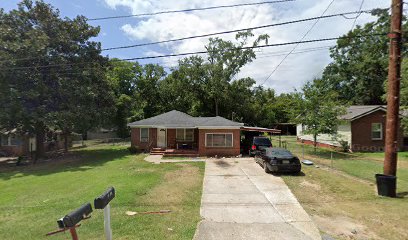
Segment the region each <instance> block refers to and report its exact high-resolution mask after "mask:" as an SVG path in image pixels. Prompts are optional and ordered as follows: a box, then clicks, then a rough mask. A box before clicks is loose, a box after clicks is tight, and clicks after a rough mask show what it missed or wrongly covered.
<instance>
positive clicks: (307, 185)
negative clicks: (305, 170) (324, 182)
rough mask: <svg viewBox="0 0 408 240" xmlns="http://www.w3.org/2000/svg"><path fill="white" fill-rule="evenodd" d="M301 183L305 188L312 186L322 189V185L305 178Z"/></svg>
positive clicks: (317, 189)
mask: <svg viewBox="0 0 408 240" xmlns="http://www.w3.org/2000/svg"><path fill="white" fill-rule="evenodd" d="M300 185H301V186H302V187H305V188H312V189H313V190H314V191H319V190H320V185H319V184H316V183H311V182H309V181H306V180H303V181H302V182H301V183H300Z"/></svg>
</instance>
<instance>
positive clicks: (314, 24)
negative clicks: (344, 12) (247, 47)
mask: <svg viewBox="0 0 408 240" xmlns="http://www.w3.org/2000/svg"><path fill="white" fill-rule="evenodd" d="M334 1H335V0H332V1H331V2H330V3H329V5H327V7H326V9H325V10H324V11H323V13H322V15H321V17H322V16H323V15H324V14H325V13H326V12H327V10H329V8H330V6H331V5H332V4H333V3H334ZM319 20H320V18H318V19H316V21H315V22H314V23H313V24H312V26H311V27H310V28H309V30H307V32H306V33H305V34H304V35H303V37H302V38H301V39H300V41H302V40H303V39H305V37H306V36H307V35H308V34H309V33H310V32H311V31H312V29H313V28H314V27H315V26H316V24H317V23H318V22H319ZM297 46H299V44H296V45H295V46H294V47H293V48H292V50H291V51H290V52H289V53H288V54H286V55H285V56H284V57H283V59H282V60H281V61H280V62H279V64H278V65H276V67H275V68H274V69H273V71H272V72H271V73H270V74H269V75H268V77H267V78H266V79H265V80H264V81H263V82H262V84H261V85H260V86H262V85H264V84H265V83H266V81H268V79H269V78H270V77H271V76H272V75H273V74H274V73H275V72H276V71H277V70H278V68H279V67H280V66H281V65H282V63H283V62H284V61H285V60H286V58H288V57H289V55H290V54H291V53H292V52H293V51H294V50H295V49H296V48H297Z"/></svg>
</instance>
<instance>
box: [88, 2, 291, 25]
mask: <svg viewBox="0 0 408 240" xmlns="http://www.w3.org/2000/svg"><path fill="white" fill-rule="evenodd" d="M293 1H296V0H277V1H265V2H256V3H241V4H232V5H219V6H212V7H201V8H189V9H182V10H167V11H160V12H153V13H140V14H131V15H121V16H110V17H98V18H89V19H88V21H99V20H107V19H118V18H130V17H147V16H155V15H161V14H169V13H182V12H193V11H204V10H214V9H220V8H233V7H245V6H256V5H265V4H274V3H284V2H293Z"/></svg>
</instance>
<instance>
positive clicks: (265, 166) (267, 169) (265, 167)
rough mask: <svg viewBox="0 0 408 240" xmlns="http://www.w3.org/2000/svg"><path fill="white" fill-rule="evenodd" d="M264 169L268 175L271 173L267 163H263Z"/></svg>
mask: <svg viewBox="0 0 408 240" xmlns="http://www.w3.org/2000/svg"><path fill="white" fill-rule="evenodd" d="M263 168H264V170H265V172H266V173H270V172H271V171H269V168H268V166H267V165H266V162H264V163H263Z"/></svg>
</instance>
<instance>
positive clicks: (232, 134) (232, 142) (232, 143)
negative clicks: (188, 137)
mask: <svg viewBox="0 0 408 240" xmlns="http://www.w3.org/2000/svg"><path fill="white" fill-rule="evenodd" d="M209 134H212V135H214V134H225V135H227V134H229V135H231V137H232V139H231V146H230V147H229V146H208V145H207V135H209ZM205 147H208V148H232V147H234V133H229V132H227V133H225V132H220V133H206V134H205Z"/></svg>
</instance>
